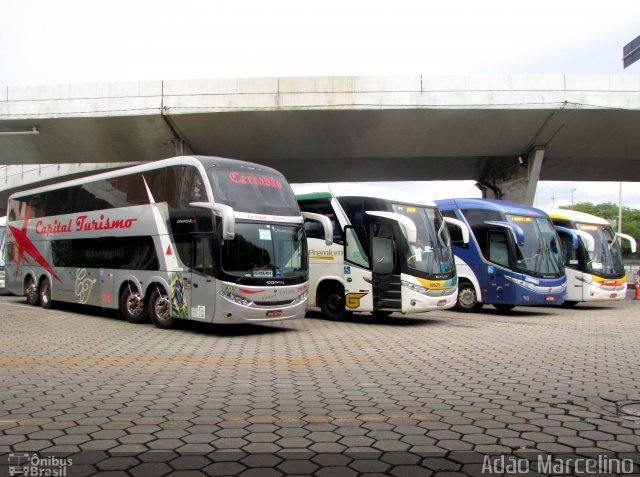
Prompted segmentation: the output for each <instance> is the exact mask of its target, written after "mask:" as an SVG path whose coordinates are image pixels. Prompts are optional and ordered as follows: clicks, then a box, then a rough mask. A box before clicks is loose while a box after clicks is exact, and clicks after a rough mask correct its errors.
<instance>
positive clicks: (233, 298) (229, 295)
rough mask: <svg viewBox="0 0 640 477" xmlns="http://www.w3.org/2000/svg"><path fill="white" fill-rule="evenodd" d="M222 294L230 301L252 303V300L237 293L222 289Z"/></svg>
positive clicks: (246, 304) (241, 303) (244, 303)
mask: <svg viewBox="0 0 640 477" xmlns="http://www.w3.org/2000/svg"><path fill="white" fill-rule="evenodd" d="M220 296H221V297H223V298H226V299H227V300H229V301H232V302H234V303H237V304H239V305H244V306H249V305H251V301H249V300H247V299H246V298H245V297H242V296H239V295H236V294H235V293H231V292H227V291H221V292H220Z"/></svg>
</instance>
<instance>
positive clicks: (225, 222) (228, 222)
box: [189, 202, 236, 240]
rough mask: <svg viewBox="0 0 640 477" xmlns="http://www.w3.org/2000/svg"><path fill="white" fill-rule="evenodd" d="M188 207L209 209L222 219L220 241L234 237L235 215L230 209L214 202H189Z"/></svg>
mask: <svg viewBox="0 0 640 477" xmlns="http://www.w3.org/2000/svg"><path fill="white" fill-rule="evenodd" d="M189 205H190V206H191V207H200V208H201V209H209V210H211V211H212V212H213V213H214V214H215V215H217V216H219V217H221V218H222V240H233V239H234V238H235V237H236V214H235V212H234V211H233V208H232V207H229V206H228V205H225V204H216V203H214V202H191V203H189Z"/></svg>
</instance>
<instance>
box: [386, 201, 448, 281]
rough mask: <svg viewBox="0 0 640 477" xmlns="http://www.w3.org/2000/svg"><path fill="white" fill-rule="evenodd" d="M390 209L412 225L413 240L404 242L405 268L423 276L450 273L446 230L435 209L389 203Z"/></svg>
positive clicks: (440, 216)
mask: <svg viewBox="0 0 640 477" xmlns="http://www.w3.org/2000/svg"><path fill="white" fill-rule="evenodd" d="M393 211H394V212H396V213H398V214H402V215H404V216H405V217H409V218H410V219H411V220H412V221H413V223H415V225H416V242H415V243H408V244H407V249H408V250H410V253H409V254H408V257H407V266H408V267H409V270H417V271H419V272H422V273H426V274H427V275H442V274H447V275H449V274H452V273H453V271H454V261H453V255H452V253H451V245H450V239H449V232H448V231H447V227H446V226H445V222H444V220H442V215H441V214H440V212H439V211H438V209H436V208H433V207H420V206H415V205H411V206H410V205H404V204H393Z"/></svg>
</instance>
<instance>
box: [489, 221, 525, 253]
mask: <svg viewBox="0 0 640 477" xmlns="http://www.w3.org/2000/svg"><path fill="white" fill-rule="evenodd" d="M485 224H488V225H497V226H498V227H504V228H506V229H509V230H511V233H512V234H513V238H514V239H515V240H516V244H518V245H519V246H520V247H522V246H523V245H524V240H525V239H524V230H522V227H520V226H519V225H517V224H512V223H509V222H503V221H501V220H489V221H487V222H485Z"/></svg>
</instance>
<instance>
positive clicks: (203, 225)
mask: <svg viewBox="0 0 640 477" xmlns="http://www.w3.org/2000/svg"><path fill="white" fill-rule="evenodd" d="M7 228H8V230H7V247H8V250H7V253H6V256H7V264H6V271H7V276H6V278H7V288H8V289H9V291H11V292H12V293H14V294H18V295H26V297H27V301H28V302H29V303H31V304H33V305H37V304H40V305H42V306H43V307H45V308H48V307H50V306H51V303H52V301H63V302H71V303H81V304H88V305H95V306H99V307H103V308H113V309H119V310H120V313H121V314H122V315H123V316H124V317H125V318H126V319H127V320H128V321H130V322H134V323H140V322H144V321H147V320H148V319H150V320H151V321H153V323H154V324H155V325H156V326H158V327H160V328H170V327H172V326H173V325H174V324H175V323H176V320H179V319H192V320H198V321H203V322H213V323H243V322H264V321H272V320H283V319H288V318H298V317H303V316H304V314H305V311H306V307H307V290H308V258H307V248H306V241H305V234H304V227H303V217H302V215H301V213H300V209H299V208H298V204H297V202H296V200H295V197H294V195H293V191H292V190H291V187H290V186H289V184H288V183H287V181H286V179H285V178H284V177H283V176H282V175H281V174H280V173H279V172H278V171H276V170H274V169H270V168H268V167H263V166H260V165H257V164H252V163H248V162H242V161H235V160H231V159H223V158H217V157H201V156H185V157H176V158H171V159H165V160H161V161H157V162H153V163H148V164H143V165H138V166H134V167H129V168H126V169H120V170H117V171H111V172H106V173H101V174H97V175H94V176H91V177H88V178H84V179H79V180H72V181H69V182H63V183H60V184H56V185H52V186H47V187H41V188H38V189H33V190H29V191H25V192H19V193H15V194H13V195H12V196H11V197H10V198H9V203H8V209H7Z"/></svg>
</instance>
